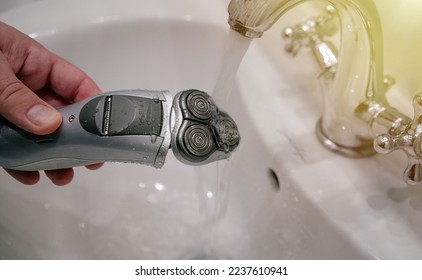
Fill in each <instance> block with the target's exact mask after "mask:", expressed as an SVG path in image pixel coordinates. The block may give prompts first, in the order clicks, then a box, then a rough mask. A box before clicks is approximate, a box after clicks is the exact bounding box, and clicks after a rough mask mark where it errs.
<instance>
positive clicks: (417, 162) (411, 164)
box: [374, 94, 422, 185]
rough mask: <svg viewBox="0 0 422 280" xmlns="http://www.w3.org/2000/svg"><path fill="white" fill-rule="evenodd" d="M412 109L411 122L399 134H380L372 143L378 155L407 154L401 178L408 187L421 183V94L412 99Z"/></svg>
mask: <svg viewBox="0 0 422 280" xmlns="http://www.w3.org/2000/svg"><path fill="white" fill-rule="evenodd" d="M413 108H414V111H415V114H414V117H413V120H412V122H411V123H410V124H409V125H408V126H407V127H406V128H405V129H404V130H403V131H402V132H401V133H398V134H397V135H390V134H381V135H378V136H377V137H376V138H375V142H374V147H375V150H376V151H377V152H378V153H381V154H388V153H391V152H392V151H395V150H398V149H401V150H403V151H404V152H405V153H406V154H407V156H408V164H407V168H406V170H405V172H404V174H403V176H404V180H405V182H406V183H407V184H409V185H417V184H420V183H421V182H422V94H417V95H416V96H415V97H414V99H413Z"/></svg>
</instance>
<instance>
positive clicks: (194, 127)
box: [171, 90, 240, 165]
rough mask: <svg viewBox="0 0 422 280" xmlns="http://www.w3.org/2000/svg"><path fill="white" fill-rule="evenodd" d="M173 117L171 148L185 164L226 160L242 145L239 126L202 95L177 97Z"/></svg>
mask: <svg viewBox="0 0 422 280" xmlns="http://www.w3.org/2000/svg"><path fill="white" fill-rule="evenodd" d="M171 115H172V140H171V141H172V143H171V144H172V145H171V146H172V150H173V153H174V154H175V156H176V158H177V159H179V160H180V161H182V162H183V163H186V164H191V165H200V164H206V163H209V162H213V161H216V160H221V159H226V158H228V157H230V155H231V152H232V151H234V149H235V148H236V147H237V146H238V145H239V142H240V135H239V130H238V128H237V125H236V123H235V122H234V121H233V119H232V118H231V117H230V116H229V115H228V114H227V113H225V112H223V111H220V110H219V108H218V107H217V105H216V104H215V102H214V100H213V99H212V98H211V96H209V95H208V94H207V93H205V92H203V91H199V90H187V91H183V92H180V93H178V94H177V95H176V97H175V98H174V101H173V107H172V114H171Z"/></svg>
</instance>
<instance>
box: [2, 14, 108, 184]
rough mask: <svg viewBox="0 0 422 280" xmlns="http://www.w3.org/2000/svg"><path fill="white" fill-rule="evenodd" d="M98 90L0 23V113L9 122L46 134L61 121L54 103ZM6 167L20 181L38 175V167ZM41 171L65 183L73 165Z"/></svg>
mask: <svg viewBox="0 0 422 280" xmlns="http://www.w3.org/2000/svg"><path fill="white" fill-rule="evenodd" d="M99 92H100V89H99V87H98V86H97V85H96V84H95V82H94V81H93V80H92V79H91V78H89V77H88V76H87V75H86V74H85V73H84V72H82V71H81V70H79V69H78V68H76V67H75V66H73V65H72V64H70V63H69V62H67V61H65V60H64V59H62V58H60V57H58V56H57V55H55V54H53V53H51V52H50V51H48V50H47V49H46V48H44V47H43V46H42V45H40V44H39V43H38V42H36V41H35V40H33V39H32V38H30V37H28V36H26V35H25V34H23V33H21V32H19V31H18V30H16V29H14V28H13V27H11V26H8V25H7V24H5V23H2V22H0V115H1V116H3V117H4V118H6V119H7V120H8V121H10V122H11V123H13V124H15V125H16V126H18V127H20V128H22V129H24V130H26V131H29V132H31V133H34V134H38V135H46V134H49V133H52V132H54V131H55V130H56V129H58V128H59V127H60V124H61V122H62V117H61V115H60V113H59V112H58V111H57V110H56V109H55V108H57V107H61V106H64V105H67V104H70V103H73V102H78V101H80V100H83V99H85V98H87V97H89V96H91V95H93V94H96V93H99ZM100 166H101V164H94V165H90V166H87V167H88V168H89V169H97V168H99V167H100ZM6 171H7V172H8V173H9V174H10V175H11V176H12V177H14V178H15V179H17V180H18V181H20V182H21V183H23V184H28V185H32V184H35V183H37V182H38V180H39V178H40V174H39V172H37V171H29V172H27V171H16V170H8V169H6ZM45 173H46V175H47V177H48V178H50V180H51V181H52V182H53V183H54V184H56V185H65V184H68V183H69V182H70V181H71V180H72V178H73V169H72V168H67V169H60V170H48V171H45Z"/></svg>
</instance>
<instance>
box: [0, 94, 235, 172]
mask: <svg viewBox="0 0 422 280" xmlns="http://www.w3.org/2000/svg"><path fill="white" fill-rule="evenodd" d="M59 111H60V113H61V114H62V116H63V122H62V125H61V126H60V128H59V129H58V130H57V131H55V132H54V133H52V134H49V135H44V136H39V135H35V134H31V133H28V132H26V131H23V130H21V129H19V128H17V127H16V126H14V125H12V124H10V123H9V122H7V121H6V120H5V119H3V118H0V166H2V167H4V168H8V169H14V170H22V171H34V170H53V169H61V168H68V167H74V166H82V165H88V164H93V163H98V162H128V163H140V164H144V165H149V166H153V167H157V168H160V167H162V166H163V165H164V162H165V159H166V156H167V153H168V151H169V149H170V147H171V149H172V150H173V153H174V155H175V156H176V158H177V159H179V160H180V161H182V162H183V163H185V164H191V165H201V164H206V163H209V162H212V161H215V160H220V159H225V158H228V157H229V156H230V155H231V152H232V151H234V149H235V148H236V147H237V145H238V144H239V141H240V136H239V132H238V129H237V126H236V124H235V122H234V121H233V120H232V119H231V118H230V117H229V116H228V115H227V114H226V113H224V112H222V111H220V110H219V109H218V107H217V106H216V104H215V103H214V101H213V100H212V98H211V97H210V96H209V95H208V94H207V93H205V92H202V91H198V90H187V91H182V92H180V93H178V94H177V95H176V96H175V97H174V98H173V97H172V95H171V94H170V93H169V92H168V91H152V90H125V91H115V92H109V93H103V94H99V95H96V96H93V97H91V98H89V99H86V100H83V101H81V102H78V103H74V104H71V105H68V106H65V107H63V108H60V109H59Z"/></svg>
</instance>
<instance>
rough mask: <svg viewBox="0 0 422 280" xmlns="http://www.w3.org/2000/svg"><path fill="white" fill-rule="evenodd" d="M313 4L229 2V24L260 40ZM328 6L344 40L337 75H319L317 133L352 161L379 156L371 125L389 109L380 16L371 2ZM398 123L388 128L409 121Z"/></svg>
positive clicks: (340, 1) (346, 0)
mask: <svg viewBox="0 0 422 280" xmlns="http://www.w3.org/2000/svg"><path fill="white" fill-rule="evenodd" d="M309 1H311V0H231V2H230V4H229V7H228V12H229V20H228V22H229V25H230V27H231V28H232V29H233V30H235V31H237V32H238V33H240V34H242V35H243V36H246V37H249V38H259V37H261V36H262V34H263V33H264V32H265V31H266V30H268V29H269V28H270V27H271V26H272V25H273V24H274V23H275V22H276V21H277V20H278V19H279V18H280V17H282V16H283V15H284V14H285V13H286V12H288V11H290V10H291V9H292V8H294V7H296V6H297V5H300V4H302V3H305V2H309ZM326 2H327V3H328V4H329V5H331V6H332V7H333V8H334V9H335V10H336V12H337V14H338V17H339V19H340V22H341V24H340V25H341V42H340V48H339V53H338V64H337V65H336V69H335V74H334V75H333V73H331V74H330V75H321V77H320V79H322V80H323V82H324V85H325V88H324V91H325V92H324V110H323V114H322V117H321V119H320V121H319V124H318V131H319V132H318V133H317V134H318V136H319V139H320V140H321V141H322V142H323V144H324V145H325V146H327V147H328V148H330V149H332V150H334V151H335V152H339V153H342V154H344V155H347V156H351V157H363V156H368V155H372V154H374V153H375V150H374V147H373V139H374V133H375V132H374V131H373V129H372V128H373V127H374V126H373V123H375V122H377V120H376V119H377V118H378V116H381V115H382V112H384V111H385V110H387V111H390V109H389V108H390V106H389V104H388V102H387V100H386V98H385V92H386V85H385V83H384V73H383V40H382V30H381V23H380V20H379V16H378V12H377V9H376V7H375V4H374V3H373V2H372V0H327V1H326ZM362 104H366V106H363V105H362ZM393 111H394V112H396V111H395V110H393ZM398 119H399V120H401V121H397V120H396V119H395V120H392V122H391V124H390V125H391V126H393V125H395V126H400V125H401V123H403V124H408V123H409V122H410V119H409V118H408V117H406V116H404V115H401V114H400V116H399V117H398ZM383 121H385V120H383ZM363 122H366V124H367V125H365V123H363ZM376 133H378V132H376Z"/></svg>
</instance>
